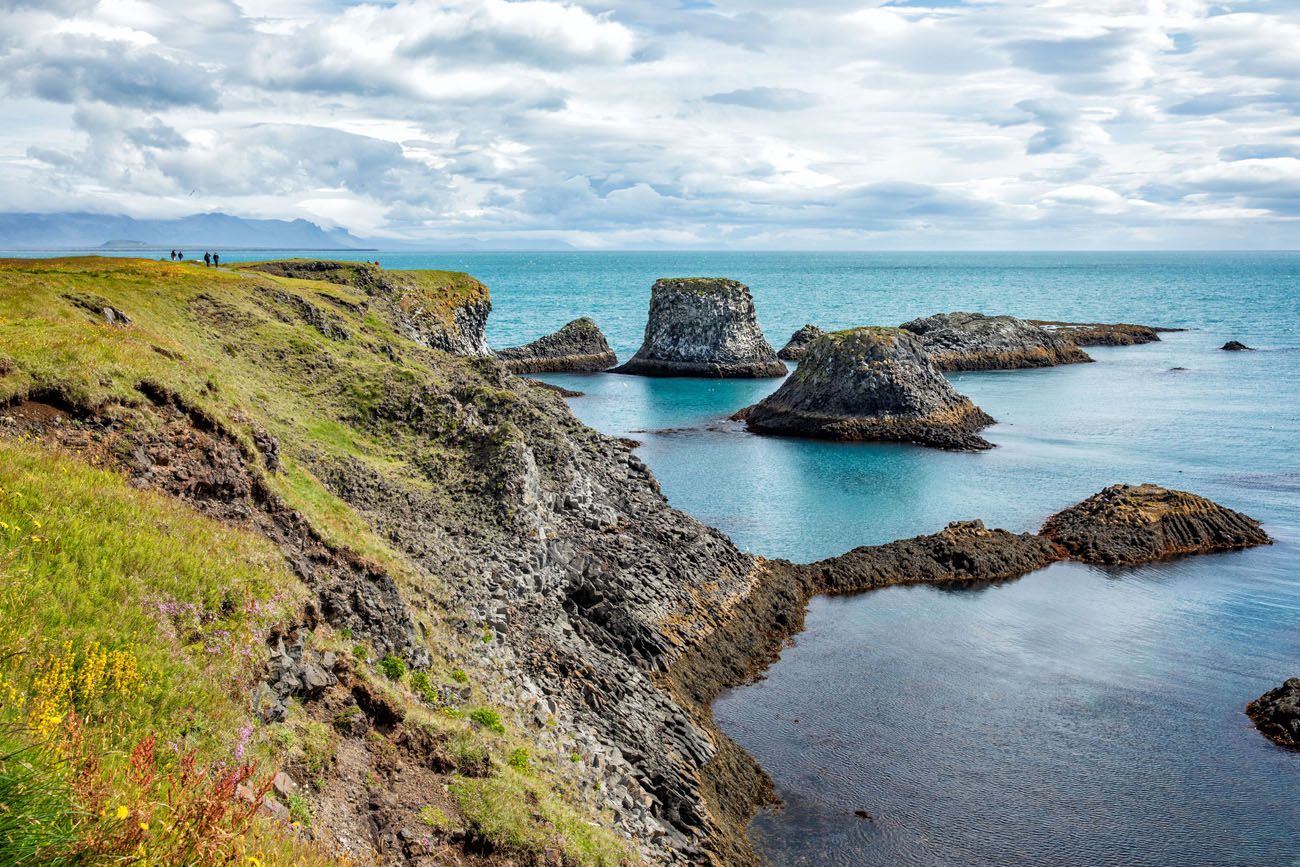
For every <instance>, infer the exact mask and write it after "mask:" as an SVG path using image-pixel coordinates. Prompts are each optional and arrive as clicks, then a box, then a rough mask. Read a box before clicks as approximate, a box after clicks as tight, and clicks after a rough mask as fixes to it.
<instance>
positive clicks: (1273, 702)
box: [1246, 677, 1300, 750]
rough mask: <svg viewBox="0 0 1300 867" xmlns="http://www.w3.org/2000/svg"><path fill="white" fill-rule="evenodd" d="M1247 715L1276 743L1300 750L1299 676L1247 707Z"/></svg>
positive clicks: (1261, 732) (1260, 730)
mask: <svg viewBox="0 0 1300 867" xmlns="http://www.w3.org/2000/svg"><path fill="white" fill-rule="evenodd" d="M1246 716H1248V717H1250V720H1251V722H1253V723H1254V724H1255V728H1257V729H1259V733H1260V734H1262V735H1263V736H1264V737H1266V738H1268V739H1269V740H1271V741H1272V742H1273V743H1275V744H1277V745H1278V746H1280V747H1288V748H1290V749H1293V750H1300V677H1292V678H1289V679H1288V680H1287V681H1286V682H1285V683H1283V684H1282V685H1281V686H1279V687H1278V688H1277V689H1271V690H1269V691H1268V692H1266V693H1264V694H1263V695H1261V696H1260V697H1259V698H1257V699H1255V700H1254V701H1252V702H1251V703H1250V704H1248V705H1246Z"/></svg>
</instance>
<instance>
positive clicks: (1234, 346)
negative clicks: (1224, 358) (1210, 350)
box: [1219, 340, 1255, 352]
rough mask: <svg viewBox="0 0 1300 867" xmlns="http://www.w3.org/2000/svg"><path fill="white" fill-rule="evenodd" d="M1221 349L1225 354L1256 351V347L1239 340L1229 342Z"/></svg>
mask: <svg viewBox="0 0 1300 867" xmlns="http://www.w3.org/2000/svg"><path fill="white" fill-rule="evenodd" d="M1219 348H1220V349H1222V350H1223V351H1224V352H1254V351H1255V347H1253V346H1247V345H1246V344H1244V343H1242V342H1240V341H1237V340H1229V341H1228V342H1227V343H1225V344H1223V345H1222V346H1220V347H1219Z"/></svg>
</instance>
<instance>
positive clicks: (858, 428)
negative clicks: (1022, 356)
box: [738, 328, 993, 450]
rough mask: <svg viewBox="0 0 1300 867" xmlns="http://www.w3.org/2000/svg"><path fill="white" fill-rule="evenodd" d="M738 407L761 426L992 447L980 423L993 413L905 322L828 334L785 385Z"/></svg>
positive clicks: (836, 437)
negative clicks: (958, 383)
mask: <svg viewBox="0 0 1300 867" xmlns="http://www.w3.org/2000/svg"><path fill="white" fill-rule="evenodd" d="M738 415H739V417H741V418H743V419H744V421H745V423H746V425H747V426H748V427H749V429H750V430H752V431H755V432H759V433H779V434H795V435H799V436H811V437H819V438H822V439H834V440H884V441H895V442H914V443H920V444H922V445H931V446H938V447H940V448H947V449H961V450H973V449H987V448H992V444H991V443H990V442H988V441H987V440H985V439H984V438H983V437H981V436H979V435H978V434H977V433H976V431H978V430H980V429H981V428H983V427H986V426H987V425H990V424H992V423H993V419H992V418H990V417H989V416H988V415H987V414H986V413H985V412H984V411H983V410H981V409H980V408H979V407H977V406H975V404H973V403H971V402H970V399H969V398H967V397H965V396H964V395H961V394H958V393H957V391H956V390H955V389H953V387H952V385H950V384H949V383H948V380H946V379H944V377H943V374H941V373H940V372H939V371H938V370H937V369H936V368H935V366H934V365H933V364H932V363H931V362H930V359H929V357H928V356H927V355H926V352H925V350H924V348H923V347H922V346H921V344H920V342H919V341H918V340H917V338H916V337H915V336H913V335H912V334H911V333H910V332H908V331H903V330H902V329H900V328H853V329H849V330H847V331H835V332H832V333H829V334H823V335H822V336H821V337H818V338H817V339H816V340H814V341H813V342H812V344H811V345H810V346H809V347H808V354H807V355H806V356H804V359H803V361H801V362H799V367H798V368H797V369H796V370H795V372H794V373H793V374H791V375H790V378H789V379H787V380H786V381H785V382H783V383H782V384H781V387H780V388H778V389H777V390H776V391H775V392H774V393H773V394H771V395H769V396H768V397H766V398H764V399H763V400H762V401H761V402H759V403H758V404H756V405H755V406H752V407H750V408H748V409H746V410H742V411H741V413H740V414H738Z"/></svg>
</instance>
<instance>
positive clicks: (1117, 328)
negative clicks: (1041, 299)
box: [1025, 319, 1185, 346]
mask: <svg viewBox="0 0 1300 867" xmlns="http://www.w3.org/2000/svg"><path fill="white" fill-rule="evenodd" d="M1025 321H1026V322H1028V323H1029V324H1030V325H1037V326H1039V327H1040V328H1044V329H1046V330H1048V331H1050V332H1052V333H1053V334H1055V335H1057V336H1059V337H1061V338H1063V339H1065V340H1068V341H1070V342H1071V343H1073V344H1074V345H1075V346H1137V345H1139V344H1142V343H1159V342H1160V335H1161V334H1163V333H1167V332H1171V331H1184V330H1185V329H1183V328H1157V327H1156V326H1154V325H1134V324H1132V323H1130V322H1061V321H1058V320H1055V319H1026V320H1025Z"/></svg>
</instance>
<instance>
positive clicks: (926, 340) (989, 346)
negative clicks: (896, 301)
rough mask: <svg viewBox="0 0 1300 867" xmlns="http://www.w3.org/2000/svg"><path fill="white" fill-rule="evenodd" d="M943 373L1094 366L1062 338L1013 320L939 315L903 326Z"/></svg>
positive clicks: (968, 315) (1059, 335)
mask: <svg viewBox="0 0 1300 867" xmlns="http://www.w3.org/2000/svg"><path fill="white" fill-rule="evenodd" d="M902 328H903V329H904V330H906V331H910V332H912V333H913V334H915V335H916V336H917V338H918V339H919V340H920V341H921V345H922V347H924V349H925V351H926V353H927V354H928V355H929V356H930V360H931V361H933V362H934V365H935V367H938V368H939V369H940V370H1014V369H1017V368H1026V367H1051V366H1053V365H1057V364H1078V363H1081V362H1087V361H1092V359H1091V358H1089V357H1088V355H1087V353H1085V352H1084V351H1083V350H1082V349H1079V347H1077V346H1075V345H1074V343H1073V342H1072V341H1071V340H1069V339H1067V338H1065V337H1064V336H1063V335H1061V334H1057V333H1054V332H1051V331H1048V330H1047V329H1045V328H1040V327H1039V326H1037V325H1034V324H1032V323H1030V322H1026V321H1025V320H1023V319H1016V318H1014V317H1011V316H985V315H984V314H983V313H939V314H936V315H934V316H927V317H925V318H924V319H913V320H912V321H911V322H904V323H903V325H902Z"/></svg>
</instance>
